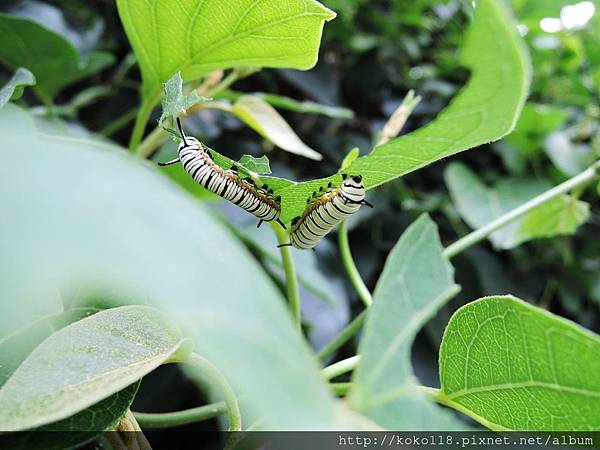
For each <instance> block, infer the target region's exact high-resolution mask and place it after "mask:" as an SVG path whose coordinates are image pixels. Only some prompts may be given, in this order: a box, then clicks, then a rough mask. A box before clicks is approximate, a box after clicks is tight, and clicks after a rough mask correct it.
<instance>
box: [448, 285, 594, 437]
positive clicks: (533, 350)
mask: <svg viewBox="0 0 600 450" xmlns="http://www.w3.org/2000/svg"><path fill="white" fill-rule="evenodd" d="M598 373H600V338H599V337H598V336H597V335H595V334H593V333H591V332H589V331H587V330H585V329H583V328H581V327H580V326H578V325H577V324H575V323H573V322H570V321H568V320H565V319H563V318H561V317H558V316H555V315H553V314H550V313H548V312H546V311H544V310H542V309H539V308H536V307H534V306H531V305H528V304H527V303H525V302H523V301H521V300H519V299H516V298H514V297H510V296H505V297H487V298H482V299H480V300H477V301H475V302H472V303H469V304H468V305H466V306H463V307H462V308H461V309H459V310H458V311H457V312H456V313H455V314H454V316H452V318H451V319H450V323H449V324H448V327H447V328H446V331H445V332H444V338H443V340H442V346H441V350H440V378H441V380H442V388H441V392H440V400H441V401H443V402H444V403H446V404H448V405H449V406H451V407H454V408H457V409H459V410H460V411H462V412H464V413H466V414H468V415H469V416H470V417H472V418H473V419H475V420H477V421H478V422H480V423H482V424H483V425H485V426H487V427H488V428H492V429H509V430H531V431H537V430H540V431H541V430H543V431H552V430H554V431H593V430H598V429H599V428H600V377H598Z"/></svg>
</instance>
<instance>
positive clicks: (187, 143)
mask: <svg viewBox="0 0 600 450" xmlns="http://www.w3.org/2000/svg"><path fill="white" fill-rule="evenodd" d="M177 128H179V134H180V135H181V142H180V143H179V148H178V150H181V149H182V148H187V147H192V148H195V149H197V150H202V144H201V143H200V141H199V140H198V139H196V138H195V137H192V136H186V135H185V133H184V132H183V127H182V126H181V120H179V117H177Z"/></svg>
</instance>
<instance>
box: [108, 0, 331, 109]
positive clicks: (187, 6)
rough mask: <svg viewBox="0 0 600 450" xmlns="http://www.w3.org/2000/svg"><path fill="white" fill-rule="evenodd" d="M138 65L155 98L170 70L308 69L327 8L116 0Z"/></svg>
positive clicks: (300, 3) (294, 1)
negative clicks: (249, 67)
mask: <svg viewBox="0 0 600 450" xmlns="http://www.w3.org/2000/svg"><path fill="white" fill-rule="evenodd" d="M117 6H118V8H119V15H120V17H121V21H122V22H123V25H124V27H125V31H126V32H127V36H128V37H129V41H130V42H131V45H132V47H133V50H134V52H135V54H136V56H137V58H138V62H139V64H140V68H141V70H142V78H143V83H144V84H143V89H142V95H143V97H144V98H149V97H150V98H153V97H155V98H158V97H159V96H160V93H161V83H164V82H166V81H167V80H168V79H169V78H171V76H172V75H173V74H174V73H176V72H177V71H181V75H182V77H183V80H184V81H190V80H195V79H197V78H199V77H201V76H202V75H204V74H207V73H208V72H211V71H214V70H218V69H228V68H232V67H239V66H254V67H289V68H296V69H309V68H310V67H312V66H314V64H315V63H316V61H317V50H318V48H319V43H320V40H321V32H322V29H323V23H324V22H325V21H328V20H331V19H333V18H334V17H335V13H333V12H332V11H330V10H329V9H327V8H325V7H324V6H323V5H321V4H320V3H318V2H317V1H315V0H288V1H285V2H280V3H279V4H278V5H277V7H273V4H272V3H269V2H261V1H257V0H232V1H227V2H223V1H221V0H180V1H177V2H147V1H145V0H118V1H117Z"/></svg>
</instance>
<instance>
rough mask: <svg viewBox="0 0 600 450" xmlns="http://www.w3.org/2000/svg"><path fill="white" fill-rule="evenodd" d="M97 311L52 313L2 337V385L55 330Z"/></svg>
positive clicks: (73, 310) (82, 310)
mask: <svg viewBox="0 0 600 450" xmlns="http://www.w3.org/2000/svg"><path fill="white" fill-rule="evenodd" d="M96 312H98V310H97V309H96V308H74V309H72V310H69V311H67V312H64V313H59V314H52V315H49V316H46V317H43V318H41V319H38V320H36V321H34V322H32V323H30V324H28V325H26V326H24V327H23V328H21V329H19V330H17V331H16V332H14V333H12V334H10V335H8V336H6V337H4V338H3V339H0V355H2V362H1V364H0V386H2V385H3V384H4V383H5V382H6V380H7V379H8V378H9V377H10V376H11V375H12V373H13V372H14V371H15V369H16V368H17V367H19V365H20V364H21V362H23V360H24V359H25V358H26V357H27V355H29V353H31V351H32V350H33V349H34V348H35V347H37V346H38V344H39V343H40V342H42V341H43V340H44V339H46V338H47V337H48V336H50V335H51V334H52V333H54V332H55V331H57V330H59V329H61V328H63V327H65V326H67V325H69V324H71V323H73V322H76V321H78V320H80V319H83V318H84V317H87V316H89V315H91V314H94V313H96Z"/></svg>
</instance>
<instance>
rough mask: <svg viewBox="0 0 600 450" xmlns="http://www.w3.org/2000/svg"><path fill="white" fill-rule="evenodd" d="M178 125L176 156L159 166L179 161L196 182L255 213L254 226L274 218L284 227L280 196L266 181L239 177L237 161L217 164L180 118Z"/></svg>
mask: <svg viewBox="0 0 600 450" xmlns="http://www.w3.org/2000/svg"><path fill="white" fill-rule="evenodd" d="M177 127H178V128H179V133H180V134H181V142H180V144H179V147H178V148H177V154H178V157H177V158H176V159H174V160H172V161H168V162H165V163H158V165H159V166H168V165H171V164H175V163H178V162H181V163H182V164H183V168H184V169H185V171H186V172H188V173H189V174H190V175H191V176H192V178H193V179H194V181H196V182H197V183H198V184H201V185H202V186H204V188H206V189H207V190H209V191H210V192H213V193H215V194H217V195H218V196H220V197H223V198H224V199H226V200H229V201H230V202H232V203H235V204H236V205H238V206H239V207H240V208H243V209H245V210H246V211H248V212H249V213H251V214H253V215H255V216H256V217H258V219H259V221H258V225H257V227H260V225H261V224H262V223H263V222H271V221H273V220H275V221H276V222H277V223H279V225H281V226H282V227H284V228H285V225H284V224H283V222H281V221H280V220H279V213H280V212H281V198H280V197H275V196H274V195H273V191H272V190H271V189H269V188H268V186H267V185H263V186H262V187H256V186H255V185H254V181H253V180H252V179H242V178H240V176H239V175H238V173H237V170H236V165H234V166H232V168H231V169H227V170H226V169H223V168H222V167H221V166H219V165H217V164H216V163H215V162H214V161H213V157H212V155H211V153H210V150H209V149H208V148H206V147H205V146H204V145H203V144H202V143H201V142H200V141H198V139H196V138H194V137H190V136H186V135H185V134H184V132H183V128H182V126H181V121H180V120H179V118H177Z"/></svg>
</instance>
